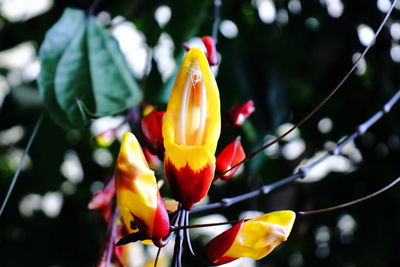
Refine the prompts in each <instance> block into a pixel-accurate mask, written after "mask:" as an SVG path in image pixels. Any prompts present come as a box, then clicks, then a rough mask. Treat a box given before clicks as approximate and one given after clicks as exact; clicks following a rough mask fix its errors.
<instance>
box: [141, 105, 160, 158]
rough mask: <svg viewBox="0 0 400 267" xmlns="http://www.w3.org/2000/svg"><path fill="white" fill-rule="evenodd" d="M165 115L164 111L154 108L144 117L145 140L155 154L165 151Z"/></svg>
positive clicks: (143, 130)
mask: <svg viewBox="0 0 400 267" xmlns="http://www.w3.org/2000/svg"><path fill="white" fill-rule="evenodd" d="M164 115H165V112H164V111H157V110H155V109H154V110H153V111H152V112H151V113H150V114H148V115H147V116H145V117H144V118H143V119H142V132H143V136H144V140H145V141H146V144H147V145H148V148H149V150H150V151H151V152H152V153H153V154H160V153H162V152H164V138H163V136H162V123H163V120H164Z"/></svg>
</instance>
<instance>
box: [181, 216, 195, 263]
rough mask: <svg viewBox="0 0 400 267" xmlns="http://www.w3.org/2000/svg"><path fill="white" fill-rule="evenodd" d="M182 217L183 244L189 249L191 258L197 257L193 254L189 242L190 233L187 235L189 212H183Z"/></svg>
mask: <svg viewBox="0 0 400 267" xmlns="http://www.w3.org/2000/svg"><path fill="white" fill-rule="evenodd" d="M184 216H185V222H184V225H183V226H184V227H186V228H182V229H183V233H184V238H185V243H186V246H187V247H188V248H189V252H190V254H191V255H192V256H193V257H197V256H196V253H194V250H193V247H192V243H191V241H190V233H189V228H188V227H187V226H189V212H188V211H186V210H184Z"/></svg>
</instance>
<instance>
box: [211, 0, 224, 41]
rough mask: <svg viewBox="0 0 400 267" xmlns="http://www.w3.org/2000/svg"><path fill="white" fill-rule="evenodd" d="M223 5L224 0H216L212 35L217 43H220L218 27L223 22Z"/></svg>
mask: <svg viewBox="0 0 400 267" xmlns="http://www.w3.org/2000/svg"><path fill="white" fill-rule="evenodd" d="M221 6H222V0H214V18H213V24H212V32H211V37H212V38H213V39H214V43H215V45H217V43H218V29H219V24H220V22H221Z"/></svg>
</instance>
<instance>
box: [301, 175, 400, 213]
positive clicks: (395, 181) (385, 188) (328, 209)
mask: <svg viewBox="0 0 400 267" xmlns="http://www.w3.org/2000/svg"><path fill="white" fill-rule="evenodd" d="M398 182H400V177H398V178H397V179H396V180H394V181H393V182H391V183H390V184H388V185H387V186H385V187H384V188H382V189H380V190H378V191H376V192H374V193H372V194H369V195H367V196H365V197H362V198H358V199H356V200H353V201H350V202H346V203H343V204H340V205H336V206H333V207H329V208H325V209H319V210H310V211H298V212H297V214H299V215H312V214H318V213H324V212H328V211H332V210H337V209H341V208H345V207H348V206H352V205H354V204H357V203H360V202H363V201H365V200H368V199H370V198H373V197H376V196H377V195H379V194H381V193H383V192H385V191H386V190H388V189H390V188H391V187H393V186H394V185H396V184H397V183H398Z"/></svg>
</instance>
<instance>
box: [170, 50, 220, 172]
mask: <svg viewBox="0 0 400 267" xmlns="http://www.w3.org/2000/svg"><path fill="white" fill-rule="evenodd" d="M220 128H221V116H220V100H219V92H218V87H217V84H216V82H215V78H214V75H213V74H212V72H211V70H210V67H209V65H208V62H207V59H206V57H205V55H204V53H203V52H202V51H201V50H200V49H197V48H193V49H191V50H189V52H188V53H187V54H186V56H185V58H184V60H183V63H182V66H181V68H180V70H179V73H178V76H177V78H176V81H175V85H174V87H173V89H172V92H171V97H170V100H169V102H168V108H167V111H166V114H165V119H164V123H163V136H164V146H165V149H166V158H169V159H170V160H171V161H172V162H173V164H174V165H175V167H176V168H181V167H184V166H186V164H188V165H189V166H190V167H191V168H192V169H193V170H199V169H201V168H202V167H204V166H205V165H206V164H209V163H210V160H211V161H213V160H214V154H215V149H216V147H217V142H218V138H219V135H220Z"/></svg>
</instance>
